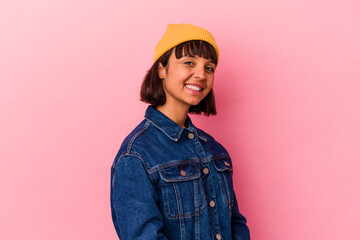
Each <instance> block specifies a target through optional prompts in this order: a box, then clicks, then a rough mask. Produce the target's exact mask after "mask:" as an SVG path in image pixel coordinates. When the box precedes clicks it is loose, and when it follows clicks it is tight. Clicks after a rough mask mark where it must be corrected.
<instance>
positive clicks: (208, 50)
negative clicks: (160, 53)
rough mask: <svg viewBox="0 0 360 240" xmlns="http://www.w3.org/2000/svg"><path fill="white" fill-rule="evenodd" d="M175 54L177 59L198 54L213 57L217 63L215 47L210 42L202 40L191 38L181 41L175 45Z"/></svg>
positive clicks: (207, 57) (208, 57)
mask: <svg viewBox="0 0 360 240" xmlns="http://www.w3.org/2000/svg"><path fill="white" fill-rule="evenodd" d="M175 56H176V58H177V59H179V58H182V57H184V56H187V57H195V56H198V57H203V58H206V59H211V60H212V61H213V62H214V63H215V64H216V62H217V55H216V51H215V48H214V47H213V46H212V45H211V44H210V43H208V42H205V41H202V40H191V41H187V42H183V43H180V44H179V45H177V46H176V47H175Z"/></svg>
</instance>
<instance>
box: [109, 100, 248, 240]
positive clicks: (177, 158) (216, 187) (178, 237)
mask: <svg viewBox="0 0 360 240" xmlns="http://www.w3.org/2000/svg"><path fill="white" fill-rule="evenodd" d="M185 126H186V128H182V127H180V126H179V125H178V124H176V123H175V122H173V121H172V120H170V119H169V118H168V117H167V116H165V115H164V114H162V113H161V112H160V111H158V110H156V109H155V107H153V106H149V107H148V108H147V110H146V113H145V119H144V120H143V121H142V122H141V123H140V124H139V125H138V126H137V127H136V128H135V129H134V130H133V131H132V132H131V133H130V134H129V135H128V136H127V137H126V138H125V140H124V142H123V143H122V145H121V147H120V150H119V152H118V154H117V155H116V158H115V160H114V163H113V165H112V167H111V211H112V219H113V223H114V226H115V229H116V232H117V234H118V236H119V239H121V240H135V239H144V240H160V239H161V240H165V239H169V240H185V239H186V240H200V239H204V240H209V239H215V240H216V239H224V240H231V239H233V240H237V239H238V240H240V239H241V240H248V239H250V234H249V229H248V227H247V225H246V219H245V218H244V216H243V215H242V214H240V212H239V209H238V205H237V200H236V197H235V193H234V189H233V181H232V175H233V171H232V170H233V169H232V162H231V159H230V156H229V154H228V152H227V151H226V149H225V148H224V147H223V146H221V145H220V144H219V143H218V142H216V141H215V140H214V138H213V137H211V136H210V135H209V134H207V133H205V132H204V131H202V130H201V129H199V128H196V127H195V126H194V125H193V124H192V122H191V120H190V118H189V117H187V119H186V123H185Z"/></svg>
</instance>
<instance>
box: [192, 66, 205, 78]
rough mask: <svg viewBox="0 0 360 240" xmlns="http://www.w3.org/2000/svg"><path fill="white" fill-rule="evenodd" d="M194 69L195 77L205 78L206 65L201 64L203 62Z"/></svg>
mask: <svg viewBox="0 0 360 240" xmlns="http://www.w3.org/2000/svg"><path fill="white" fill-rule="evenodd" d="M194 70H195V72H194V77H195V78H197V79H199V80H204V79H205V78H206V75H205V68H204V66H201V64H199V66H197V67H196V68H195V69H194Z"/></svg>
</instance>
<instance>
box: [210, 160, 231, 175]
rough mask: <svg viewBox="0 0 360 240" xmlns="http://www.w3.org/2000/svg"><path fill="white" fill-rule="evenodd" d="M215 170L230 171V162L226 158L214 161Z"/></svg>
mask: <svg viewBox="0 0 360 240" xmlns="http://www.w3.org/2000/svg"><path fill="white" fill-rule="evenodd" d="M214 165H215V168H216V169H217V170H218V171H220V172H223V171H226V170H228V171H232V167H231V165H230V161H229V160H228V159H227V158H219V159H215V160H214Z"/></svg>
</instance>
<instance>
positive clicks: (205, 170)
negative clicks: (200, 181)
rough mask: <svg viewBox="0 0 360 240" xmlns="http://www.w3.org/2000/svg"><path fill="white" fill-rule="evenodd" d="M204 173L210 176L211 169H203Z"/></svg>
mask: <svg viewBox="0 0 360 240" xmlns="http://www.w3.org/2000/svg"><path fill="white" fill-rule="evenodd" d="M202 172H203V174H205V175H208V174H209V169H208V168H207V167H206V168H203V170H202Z"/></svg>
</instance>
